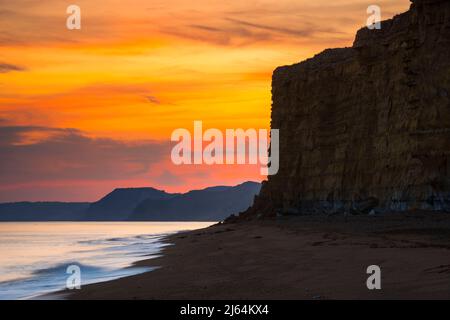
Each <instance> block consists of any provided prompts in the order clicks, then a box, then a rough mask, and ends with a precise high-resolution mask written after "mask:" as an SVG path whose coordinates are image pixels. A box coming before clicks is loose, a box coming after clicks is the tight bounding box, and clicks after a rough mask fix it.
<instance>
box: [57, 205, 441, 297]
mask: <svg viewBox="0 0 450 320" xmlns="http://www.w3.org/2000/svg"><path fill="white" fill-rule="evenodd" d="M166 241H167V242H168V243H171V244H173V245H171V246H168V247H166V248H165V249H164V251H163V254H162V256H161V257H159V258H156V259H148V260H143V261H140V262H138V263H137V264H138V265H141V266H158V267H159V268H158V269H157V270H155V271H151V272H147V273H144V274H140V275H135V276H130V277H126V278H122V279H118V280H113V281H109V282H104V283H97V284H92V285H87V286H83V287H82V288H81V290H76V291H70V292H63V293H62V295H63V296H64V298H68V299H449V298H450V254H449V253H450V251H449V249H450V216H449V215H448V214H445V213H427V212H416V213H408V214H406V213H402V214H400V213H398V214H389V215H382V216H381V215H376V216H344V215H336V216H325V215H323V216H304V217H281V218H277V219H272V220H266V221H254V222H244V223H234V224H222V225H215V226H212V227H209V228H206V229H201V230H196V231H190V232H185V233H178V234H175V235H172V236H169V237H167V239H166ZM374 264H375V265H379V266H380V268H381V279H382V280H381V284H382V288H381V290H368V289H367V287H366V280H367V278H368V276H369V275H368V274H367V273H366V269H367V267H368V266H369V265H374Z"/></svg>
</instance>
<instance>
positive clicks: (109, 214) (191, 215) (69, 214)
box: [0, 182, 261, 221]
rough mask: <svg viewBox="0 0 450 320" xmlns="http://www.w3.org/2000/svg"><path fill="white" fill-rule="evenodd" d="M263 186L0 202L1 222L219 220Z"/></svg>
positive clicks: (131, 190) (128, 190)
mask: <svg viewBox="0 0 450 320" xmlns="http://www.w3.org/2000/svg"><path fill="white" fill-rule="evenodd" d="M260 188H261V184H259V183H256V182H245V183H243V184H240V185H237V186H234V187H227V186H217V187H210V188H206V189H203V190H194V191H189V192H187V193H183V194H180V193H167V192H165V191H162V190H157V189H154V188H122V189H115V190H114V191H112V192H111V193H109V194H107V195H106V196H105V197H103V198H102V199H100V200H99V201H96V202H93V203H66V202H16V203H0V221H128V220H134V221H138V220H145V221H175V220H178V221H191V220H194V221H201V220H209V221H218V220H223V219H224V218H225V217H227V216H229V215H230V214H232V213H238V212H240V211H243V210H245V209H247V208H248V207H250V205H251V204H252V203H253V198H254V196H255V195H256V194H258V193H259V190H260Z"/></svg>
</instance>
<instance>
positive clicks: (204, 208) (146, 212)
mask: <svg viewBox="0 0 450 320" xmlns="http://www.w3.org/2000/svg"><path fill="white" fill-rule="evenodd" d="M260 188H261V184H260V183H257V182H245V183H243V184H240V185H237V186H234V187H226V186H220V187H211V188H206V189H203V190H193V191H189V192H187V193H184V194H179V195H176V196H174V197H172V198H170V199H166V200H154V199H147V200H145V201H143V202H142V203H140V204H139V205H138V206H137V207H136V209H135V210H134V212H133V213H132V215H131V216H130V220H146V221H192V220H197V221H201V220H203V221H218V220H223V219H224V218H226V217H227V216H229V215H230V214H232V213H238V212H240V211H243V210H246V209H247V208H248V207H249V206H250V205H251V204H252V203H253V198H254V197H255V195H257V194H258V193H259V190H260Z"/></svg>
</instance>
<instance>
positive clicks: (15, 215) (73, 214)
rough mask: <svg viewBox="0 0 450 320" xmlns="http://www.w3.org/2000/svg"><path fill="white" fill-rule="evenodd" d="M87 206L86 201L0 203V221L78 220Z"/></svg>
mask: <svg viewBox="0 0 450 320" xmlns="http://www.w3.org/2000/svg"><path fill="white" fill-rule="evenodd" d="M88 207H89V203H87V202H86V203H83V202H14V203H0V221H71V220H80V219H81V218H82V216H83V214H84V212H85V210H86V209H87V208H88Z"/></svg>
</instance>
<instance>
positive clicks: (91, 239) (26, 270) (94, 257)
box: [0, 222, 213, 299]
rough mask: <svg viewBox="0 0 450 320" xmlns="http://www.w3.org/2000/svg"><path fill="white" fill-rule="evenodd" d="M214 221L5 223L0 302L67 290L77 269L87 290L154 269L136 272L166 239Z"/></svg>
mask: <svg viewBox="0 0 450 320" xmlns="http://www.w3.org/2000/svg"><path fill="white" fill-rule="evenodd" d="M211 224H213V222H5V223H3V222H2V223H0V299H27V298H33V297H37V296H39V295H41V294H43V293H48V292H53V291H56V290H59V289H63V288H65V287H66V281H67V278H68V277H69V276H70V274H68V273H67V268H68V266H70V265H77V266H79V267H80V270H81V285H84V284H88V283H94V282H101V281H107V280H111V279H116V278H120V277H125V276H129V275H133V274H137V273H142V272H145V271H150V270H151V269H150V268H137V267H130V266H131V264H132V263H133V262H135V261H138V260H143V259H148V258H151V257H155V256H157V255H158V254H159V253H160V251H161V249H162V247H163V246H165V245H167V244H164V243H162V242H161V238H162V237H163V236H165V235H167V234H171V233H174V232H178V231H182V230H193V229H199V228H203V227H207V226H209V225H211Z"/></svg>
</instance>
